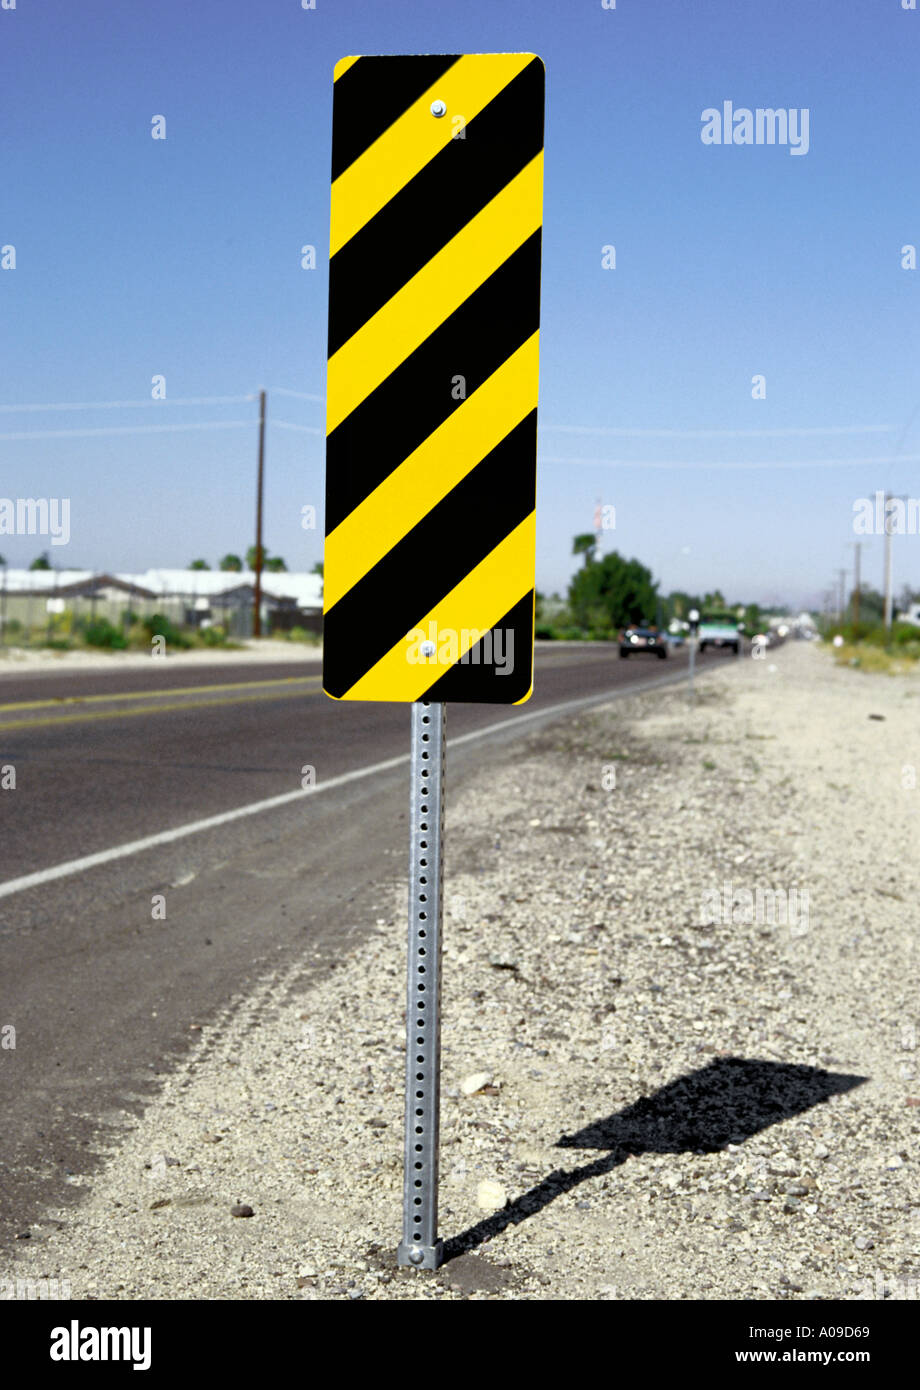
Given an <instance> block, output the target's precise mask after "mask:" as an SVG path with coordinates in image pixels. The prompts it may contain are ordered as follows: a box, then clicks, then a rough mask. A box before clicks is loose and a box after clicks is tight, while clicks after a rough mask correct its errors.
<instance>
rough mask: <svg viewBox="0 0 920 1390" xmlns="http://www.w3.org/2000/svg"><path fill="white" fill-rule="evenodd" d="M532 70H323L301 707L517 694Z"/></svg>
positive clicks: (499, 58) (474, 60)
mask: <svg viewBox="0 0 920 1390" xmlns="http://www.w3.org/2000/svg"><path fill="white" fill-rule="evenodd" d="M543 104H544V70H543V64H542V62H541V61H540V59H539V58H537V57H535V56H534V55H533V54H531V53H473V54H448V55H437V56H402V57H358V58H354V57H352V58H343V59H342V60H341V61H340V62H339V63H338V64H337V65H336V69H335V84H334V98H333V126H332V218H331V232H330V266H329V364H328V376H327V406H326V436H327V437H326V539H325V559H324V581H323V591H324V592H323V610H324V623H323V688H324V690H325V691H326V693H327V694H328V695H331V696H333V697H334V698H335V699H339V700H392V701H401V702H413V701H416V700H444V701H448V700H449V701H460V702H463V701H468V702H473V703H495V704H519V703H521V702H523V701H524V700H526V699H528V697H529V696H530V693H531V689H532V686H533V624H534V523H535V493H536V440H537V355H538V341H539V323H540V242H541V231H542V220H543V214H542V207H543Z"/></svg>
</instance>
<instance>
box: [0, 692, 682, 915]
mask: <svg viewBox="0 0 920 1390" xmlns="http://www.w3.org/2000/svg"><path fill="white" fill-rule="evenodd" d="M679 679H680V677H678V676H664V677H662V678H661V679H660V680H655V681H641V682H640V683H639V684H638V685H633V686H628V687H627V688H626V689H625V690H621V689H615V690H609V691H604V692H603V693H602V694H597V695H586V696H584V697H582V698H581V699H580V700H566V701H564V702H563V703H562V704H559V705H550V706H549V708H548V709H538V710H531V711H530V712H529V713H528V714H519V715H517V716H516V717H511V718H508V719H501V720H499V721H498V722H497V723H496V724H487V725H486V727H485V728H484V729H473V730H471V731H470V733H468V734H460V735H459V736H458V737H457V738H453V739H451V738H449V739H448V741H447V746H448V749H450V748H451V747H454V748H455V747H456V746H457V745H458V744H460V743H470V742H473V741H475V740H476V739H478V738H486V737H487V736H488V735H489V734H495V733H498V732H499V731H500V730H501V729H506V728H508V726H509V725H513V726H514V727H515V728H518V727H519V726H520V725H521V724H524V723H526V722H527V721H528V720H531V719H545V718H548V717H549V716H550V715H554V714H561V713H563V712H564V711H565V710H572V709H579V708H581V707H582V706H584V705H591V704H603V703H604V701H606V700H611V699H616V698H618V697H621V696H625V695H633V694H639V693H640V692H641V691H643V690H649V689H652V688H653V687H654V686H658V685H673V684H675V683H676V681H677V680H679ZM408 761H409V754H408V753H402V754H400V756H399V757H398V758H387V759H386V761H385V762H381V763H372V764H371V765H370V766H369V767H359V768H356V769H355V770H354V771H353V772H343V773H340V775H339V776H338V777H330V778H329V780H328V781H327V782H318V783H317V784H316V785H315V786H313V787H306V788H303V789H301V790H299V791H293V792H282V793H281V795H280V796H270V797H268V798H267V799H266V800H265V801H253V802H250V804H249V805H248V806H238V807H237V808H236V810H235V811H222V812H221V813H220V814H219V815H217V816H207V817H206V818H205V819H204V820H196V821H190V822H189V824H188V825H179V826H176V827H175V828H174V829H173V830H160V831H158V832H157V834H156V835H146V836H144V838H143V839H141V840H129V841H128V842H127V844H123V845H114V846H113V847H112V849H101V850H97V851H96V853H95V854H86V855H84V856H83V858H82V859H68V860H67V861H66V862H65V863H63V864H54V865H52V867H51V868H50V869H38V870H36V872H35V873H32V874H25V875H23V877H22V878H11V879H8V880H7V881H6V883H0V898H9V897H12V895H13V894H14V893H24V892H25V891H26V889H28V888H38V887H40V886H41V885H43V884H45V883H53V882H54V880H55V879H58V878H69V877H71V875H73V874H82V873H84V872H85V871H86V870H87V869H95V868H97V867H98V866H99V865H100V864H111V863H112V861H113V860H115V859H126V858H128V856H129V855H132V854H141V853H143V851H144V850H148V849H154V848H156V846H157V845H168V844H171V843H172V842H173V841H174V840H183V839H184V838H185V837H186V835H197V834H199V832H200V831H202V830H215V829H216V828H217V827H218V826H220V825H228V824H229V823H230V821H234V820H242V819H243V817H244V816H255V815H258V814H260V812H262V811H273V810H274V809H275V808H276V807H278V806H287V805H290V803H291V802H293V801H300V800H304V799H306V798H307V797H311V796H317V795H318V794H319V793H320V792H324V791H332V790H334V788H335V787H342V786H344V785H345V784H346V783H347V782H358V781H360V780H361V779H362V778H364V777H373V776H375V775H376V774H377V773H378V772H388V771H389V770H390V768H393V767H400V766H401V765H402V764H403V763H407V762H408Z"/></svg>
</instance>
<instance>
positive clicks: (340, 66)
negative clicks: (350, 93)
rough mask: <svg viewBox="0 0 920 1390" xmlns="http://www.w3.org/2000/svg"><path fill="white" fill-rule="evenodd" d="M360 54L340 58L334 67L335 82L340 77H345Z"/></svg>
mask: <svg viewBox="0 0 920 1390" xmlns="http://www.w3.org/2000/svg"><path fill="white" fill-rule="evenodd" d="M360 56H361V55H360V54H356V55H355V56H354V57H353V58H340V59H339V61H338V62H337V63H336V65H335V67H334V68H333V69H332V80H333V82H338V80H339V78H340V77H344V76H345V74H346V72H347V71H348V69H349V68H353V67H354V65H355V63H356V62H357V61H358V58H359V57H360Z"/></svg>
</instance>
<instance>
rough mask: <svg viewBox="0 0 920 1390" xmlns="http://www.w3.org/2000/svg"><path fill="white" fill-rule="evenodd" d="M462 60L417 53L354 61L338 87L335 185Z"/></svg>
mask: <svg viewBox="0 0 920 1390" xmlns="http://www.w3.org/2000/svg"><path fill="white" fill-rule="evenodd" d="M459 57H460V54H459V53H435V54H430V55H428V54H426V55H419V54H413V55H412V56H410V57H405V58H404V57H392V56H391V57H374V58H359V59H358V61H357V62H356V63H352V65H351V67H350V68H349V69H348V71H347V72H346V73H343V74H342V76H341V77H340V78H339V80H338V82H336V84H335V86H334V87H333V96H332V179H333V182H334V181H335V180H336V179H337V178H338V177H339V174H341V173H342V171H343V170H344V169H347V168H348V166H349V164H352V163H354V161H355V160H356V159H357V158H358V155H360V154H363V153H364V151H365V150H366V149H369V148H370V146H371V145H372V144H373V143H374V141H375V140H378V139H379V138H380V136H381V135H382V134H383V132H384V131H385V130H387V129H388V128H389V127H390V126H391V125H392V124H393V122H394V121H397V120H399V117H400V116H401V115H402V114H403V112H404V111H408V109H409V107H410V106H411V105H412V103H413V102H415V101H418V99H419V97H420V96H421V95H422V93H423V92H425V91H427V90H428V88H429V87H430V86H431V84H432V82H437V80H438V78H439V77H441V76H443V74H444V73H445V72H446V71H447V69H448V68H452V67H453V65H454V63H456V62H457V59H458V58H459Z"/></svg>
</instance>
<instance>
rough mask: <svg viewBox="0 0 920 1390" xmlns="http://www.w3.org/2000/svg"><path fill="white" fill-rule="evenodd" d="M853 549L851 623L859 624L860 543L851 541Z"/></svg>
mask: <svg viewBox="0 0 920 1390" xmlns="http://www.w3.org/2000/svg"><path fill="white" fill-rule="evenodd" d="M850 544H851V545H852V547H853V623H854V625H855V624H856V623H858V622H859V586H860V583H861V580H860V576H859V552H860V549H861V547H862V541H851V542H850Z"/></svg>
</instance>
